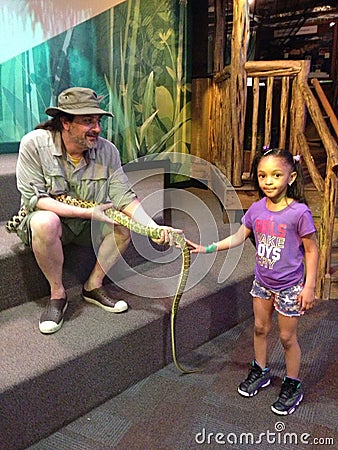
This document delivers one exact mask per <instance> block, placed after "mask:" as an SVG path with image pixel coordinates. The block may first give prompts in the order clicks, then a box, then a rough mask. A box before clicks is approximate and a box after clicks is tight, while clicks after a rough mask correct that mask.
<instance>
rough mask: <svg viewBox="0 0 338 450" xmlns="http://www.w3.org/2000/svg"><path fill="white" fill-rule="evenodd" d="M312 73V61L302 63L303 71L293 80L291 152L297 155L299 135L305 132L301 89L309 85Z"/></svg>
mask: <svg viewBox="0 0 338 450" xmlns="http://www.w3.org/2000/svg"><path fill="white" fill-rule="evenodd" d="M309 71H310V61H308V60H306V61H302V62H301V70H300V72H299V74H298V75H297V76H296V77H295V79H294V80H293V88H292V100H291V112H290V151H291V153H292V154H293V155H295V154H296V153H297V133H298V132H299V131H302V132H303V131H304V130H305V103H304V99H303V96H302V92H301V89H300V86H301V85H305V84H306V85H307V80H308V75H309Z"/></svg>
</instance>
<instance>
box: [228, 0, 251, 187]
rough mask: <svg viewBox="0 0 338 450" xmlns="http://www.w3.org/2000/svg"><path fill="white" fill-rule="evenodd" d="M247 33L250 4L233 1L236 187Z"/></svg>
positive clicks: (239, 174) (237, 183)
mask: <svg viewBox="0 0 338 450" xmlns="http://www.w3.org/2000/svg"><path fill="white" fill-rule="evenodd" d="M249 36H250V22H249V4H248V1H247V0H234V2H233V28H232V40H231V44H232V45H231V83H230V84H231V89H230V104H231V122H232V133H233V146H234V149H233V179H232V180H231V181H232V183H233V184H234V185H235V186H241V185H242V169H243V150H244V127H245V113H246V97H247V86H246V78H247V77H246V71H245V69H244V64H245V62H246V57H247V50H248V40H249Z"/></svg>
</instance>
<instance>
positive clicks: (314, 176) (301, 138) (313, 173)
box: [297, 131, 324, 193]
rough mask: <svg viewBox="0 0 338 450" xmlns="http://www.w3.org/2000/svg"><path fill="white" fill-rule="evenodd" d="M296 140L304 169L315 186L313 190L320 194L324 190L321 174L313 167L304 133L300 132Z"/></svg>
mask: <svg viewBox="0 0 338 450" xmlns="http://www.w3.org/2000/svg"><path fill="white" fill-rule="evenodd" d="M297 140H298V144H299V147H300V149H301V150H300V154H301V155H302V156H303V158H304V161H305V164H306V167H307V169H308V171H309V174H310V177H311V180H312V182H313V184H314V185H315V188H316V189H317V191H318V192H320V193H322V192H323V190H324V180H323V178H322V176H321V174H320V173H319V170H318V169H317V167H316V166H315V164H314V162H313V159H312V155H311V151H310V147H309V144H308V143H307V140H306V137H305V135H304V133H302V132H301V131H300V132H299V133H298V134H297Z"/></svg>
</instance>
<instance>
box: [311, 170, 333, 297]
mask: <svg viewBox="0 0 338 450" xmlns="http://www.w3.org/2000/svg"><path fill="white" fill-rule="evenodd" d="M336 203H337V177H336V175H335V173H334V172H333V171H332V169H331V168H330V167H328V170H327V175H326V178H325V184H324V197H323V207H322V212H321V216H320V228H319V233H318V241H319V242H318V243H319V250H320V251H319V261H318V271H317V285H316V292H315V294H316V297H318V298H321V297H323V295H324V291H326V290H327V289H325V282H327V278H328V277H329V276H330V263H331V250H332V238H333V229H334V219H335V208H336ZM325 300H328V299H325Z"/></svg>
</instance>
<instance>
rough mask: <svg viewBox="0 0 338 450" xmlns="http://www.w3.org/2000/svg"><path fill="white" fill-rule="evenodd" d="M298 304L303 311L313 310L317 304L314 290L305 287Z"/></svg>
mask: <svg viewBox="0 0 338 450" xmlns="http://www.w3.org/2000/svg"><path fill="white" fill-rule="evenodd" d="M298 303H299V304H300V307H301V308H300V310H301V311H308V310H309V309H312V308H313V306H314V304H315V292H314V289H312V288H308V287H306V286H305V287H304V289H303V290H302V292H301V293H300V294H299V296H298Z"/></svg>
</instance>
